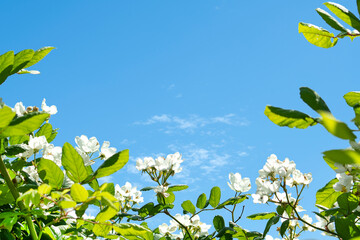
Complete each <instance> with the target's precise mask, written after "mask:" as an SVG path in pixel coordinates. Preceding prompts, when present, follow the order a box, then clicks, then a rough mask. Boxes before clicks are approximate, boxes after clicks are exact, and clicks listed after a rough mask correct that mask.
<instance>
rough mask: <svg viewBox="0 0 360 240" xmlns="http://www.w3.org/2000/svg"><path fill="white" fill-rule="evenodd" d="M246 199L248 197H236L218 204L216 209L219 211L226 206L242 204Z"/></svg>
mask: <svg viewBox="0 0 360 240" xmlns="http://www.w3.org/2000/svg"><path fill="white" fill-rule="evenodd" d="M246 199H248V197H247V196H246V195H240V196H237V197H232V198H229V199H227V200H226V201H225V202H223V203H221V204H219V206H217V207H216V209H221V208H223V207H225V206H227V205H235V204H238V203H242V202H243V201H245V200H246Z"/></svg>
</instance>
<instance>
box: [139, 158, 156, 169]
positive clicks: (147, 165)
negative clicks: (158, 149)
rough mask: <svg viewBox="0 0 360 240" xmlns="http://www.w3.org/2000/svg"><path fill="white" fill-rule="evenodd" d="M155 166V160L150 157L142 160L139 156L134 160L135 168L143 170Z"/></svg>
mask: <svg viewBox="0 0 360 240" xmlns="http://www.w3.org/2000/svg"><path fill="white" fill-rule="evenodd" d="M154 166H155V160H154V159H153V158H152V157H145V158H144V161H143V160H141V159H140V158H139V159H138V160H136V169H137V170H139V171H143V170H146V169H149V168H152V167H154Z"/></svg>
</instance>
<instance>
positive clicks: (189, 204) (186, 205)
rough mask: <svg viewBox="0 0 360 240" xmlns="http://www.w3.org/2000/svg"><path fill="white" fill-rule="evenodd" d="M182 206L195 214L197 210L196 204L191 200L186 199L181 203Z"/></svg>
mask: <svg viewBox="0 0 360 240" xmlns="http://www.w3.org/2000/svg"><path fill="white" fill-rule="evenodd" d="M181 207H182V208H183V209H184V210H185V211H186V212H189V213H192V214H195V211H196V209H195V206H194V204H192V202H191V201H190V200H186V201H184V202H183V203H182V204H181Z"/></svg>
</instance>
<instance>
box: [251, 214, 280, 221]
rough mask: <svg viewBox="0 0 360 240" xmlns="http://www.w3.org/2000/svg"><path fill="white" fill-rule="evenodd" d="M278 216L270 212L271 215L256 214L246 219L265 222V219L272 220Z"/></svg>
mask: <svg viewBox="0 0 360 240" xmlns="http://www.w3.org/2000/svg"><path fill="white" fill-rule="evenodd" d="M276 215H277V214H276V213H274V212H270V213H256V214H252V215H250V216H247V217H246V218H248V219H251V220H263V219H270V218H272V217H274V216H276Z"/></svg>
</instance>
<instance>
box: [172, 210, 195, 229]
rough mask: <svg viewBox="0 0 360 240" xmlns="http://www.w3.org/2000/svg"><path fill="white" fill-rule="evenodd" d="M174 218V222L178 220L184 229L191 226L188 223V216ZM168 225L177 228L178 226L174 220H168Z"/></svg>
mask: <svg viewBox="0 0 360 240" xmlns="http://www.w3.org/2000/svg"><path fill="white" fill-rule="evenodd" d="M174 218H175V219H176V220H178V221H179V222H180V223H181V224H182V225H184V226H185V227H188V226H190V225H191V222H190V216H189V215H181V214H179V213H178V214H176V215H175V216H174ZM170 224H171V225H173V226H179V224H178V223H177V221H175V220H170Z"/></svg>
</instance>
